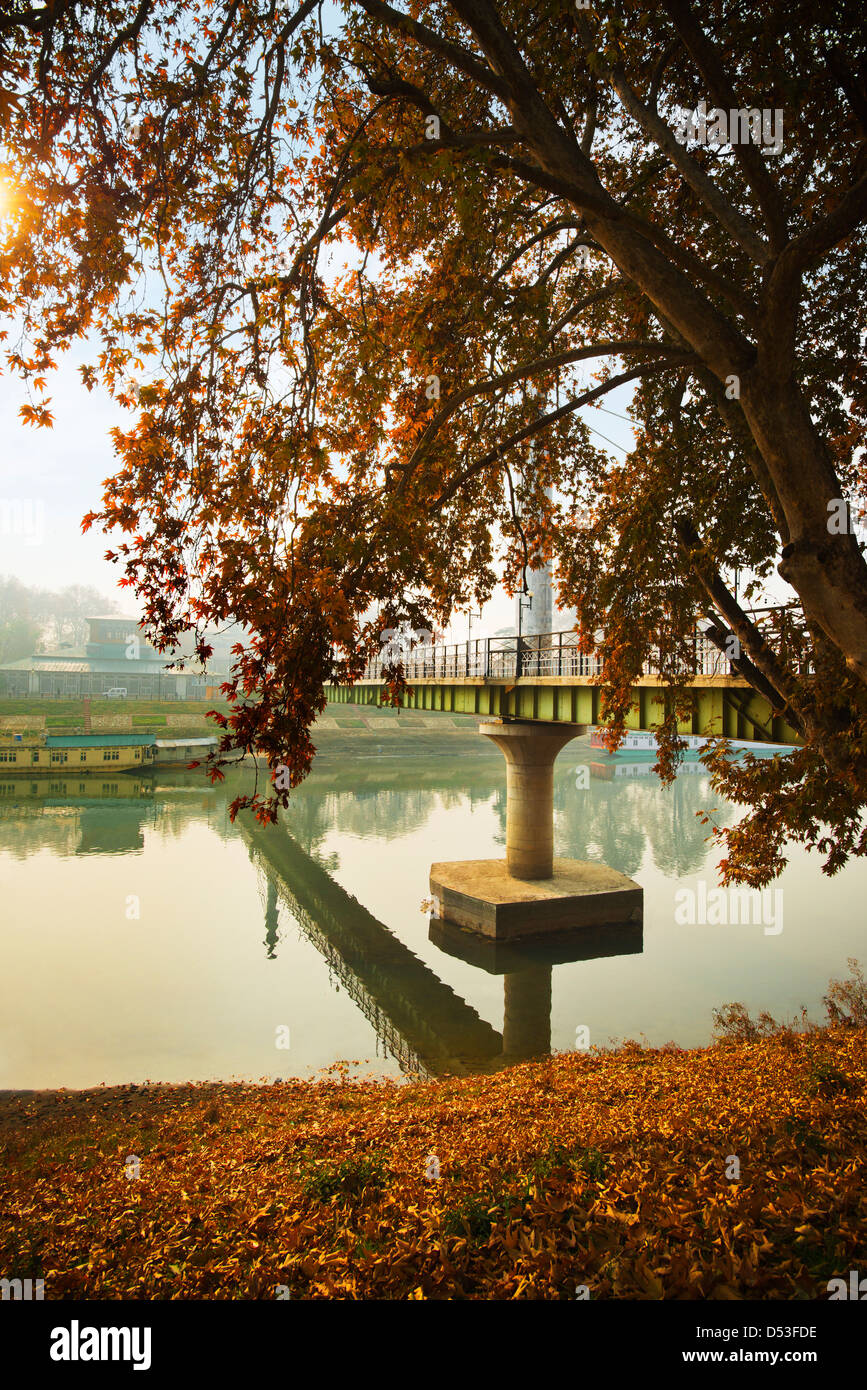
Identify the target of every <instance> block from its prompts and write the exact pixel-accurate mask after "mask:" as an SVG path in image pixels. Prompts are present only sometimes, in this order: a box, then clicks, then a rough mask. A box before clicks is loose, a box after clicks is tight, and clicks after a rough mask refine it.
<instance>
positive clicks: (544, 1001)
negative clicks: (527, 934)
mask: <svg viewBox="0 0 867 1390" xmlns="http://www.w3.org/2000/svg"><path fill="white" fill-rule="evenodd" d="M428 935H429V937H430V940H431V941H432V942H433V943H434V945H435V946H437V947H438V948H439V949H440V950H441V951H443V952H445V953H446V954H447V955H450V956H455V957H457V958H458V959H459V960H462V961H464V962H465V963H466V964H467V965H474V966H476V967H477V968H478V969H480V970H485V971H486V972H487V973H488V974H489V975H502V977H503V1033H502V1051H501V1054H500V1059H499V1060H500V1061H501V1063H502V1064H508V1063H510V1062H517V1061H521V1060H524V1059H526V1058H529V1057H541V1056H545V1055H546V1054H548V1053H550V1051H551V989H552V981H553V971H554V967H555V966H557V965H565V964H566V963H567V962H573V961H581V960H597V959H599V958H600V957H602V956H633V955H640V954H641V952H642V950H643V947H644V928H643V924H642V923H641V922H623V923H618V924H609V925H606V926H600V927H582V928H581V929H580V930H579V931H576V932H571V933H562V934H558V936H556V937H552V938H550V939H548V940H538V941H521V942H514V943H512V942H505V941H488V940H486V939H485V938H484V937H481V936H477V935H476V934H475V933H473V932H468V931H464V930H463V929H462V928H461V927H456V926H455V925H454V924H453V923H451V922H444V921H442V920H441V919H440V918H438V917H432V918H431V921H430V930H429V933H428Z"/></svg>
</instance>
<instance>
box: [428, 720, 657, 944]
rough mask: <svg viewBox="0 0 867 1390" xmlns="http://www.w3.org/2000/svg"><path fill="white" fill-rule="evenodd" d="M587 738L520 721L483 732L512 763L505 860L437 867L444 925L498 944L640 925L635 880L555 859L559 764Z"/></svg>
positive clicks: (576, 729) (582, 728) (577, 727)
mask: <svg viewBox="0 0 867 1390" xmlns="http://www.w3.org/2000/svg"><path fill="white" fill-rule="evenodd" d="M587 730H588V725H586V724H565V725H564V724H548V723H544V722H542V721H531V720H518V719H515V720H498V721H497V722H492V723H489V724H480V725H479V732H480V733H482V734H484V735H485V736H486V737H487V738H490V739H492V740H493V741H494V743H496V744H497V746H498V747H499V748H500V749H501V750H502V752H503V754H504V756H505V759H506V779H507V798H506V860H505V862H504V861H503V860H502V859H467V860H463V861H460V862H458V863H451V864H433V865H432V866H431V873H430V886H431V894H432V896H433V902H434V915H435V916H436V917H437V918H440V919H442V920H443V921H446V922H451V923H453V924H454V925H455V926H458V927H464V928H465V929H468V930H469V931H471V932H476V933H477V934H479V935H481V936H486V937H488V938H490V939H493V940H494V941H513V940H516V939H518V938H520V937H523V936H540V935H545V936H547V935H550V934H552V933H555V934H556V933H560V932H565V931H571V930H572V929H573V928H575V927H589V926H595V927H598V926H606V925H610V924H614V923H618V924H620V923H625V922H640V921H641V917H642V907H643V893H642V890H641V888H640V887H639V886H638V884H637V883H633V881H632V879H631V878H627V877H626V875H625V874H621V873H619V872H618V871H617V870H616V869H609V868H608V866H607V865H606V864H598V863H590V862H588V861H585V860H581V859H555V858H554V759H555V758H556V756H557V754H558V753H559V752H560V749H561V748H563V747H564V745H565V744H567V743H568V742H569V740H570V739H573V738H576V737H577V735H578V734H583V733H586V732H587Z"/></svg>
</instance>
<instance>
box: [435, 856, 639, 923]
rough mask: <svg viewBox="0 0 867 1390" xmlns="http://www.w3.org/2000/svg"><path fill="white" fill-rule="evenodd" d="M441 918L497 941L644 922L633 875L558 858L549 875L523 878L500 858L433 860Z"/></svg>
mask: <svg viewBox="0 0 867 1390" xmlns="http://www.w3.org/2000/svg"><path fill="white" fill-rule="evenodd" d="M430 891H431V896H432V898H433V899H434V911H435V913H436V916H437V917H441V918H443V919H444V920H445V921H447V922H454V923H455V924H456V925H457V926H459V927H466V928H468V929H469V930H470V931H475V932H479V933H480V934H481V935H482V936H486V937H489V938H490V939H492V940H494V941H515V940H517V939H518V938H520V937H528V936H536V935H539V934H540V933H545V934H550V933H552V932H569V931H574V930H576V929H578V928H581V927H593V926H604V925H605V924H607V923H612V924H613V923H625V922H640V921H641V917H642V910H643V899H644V893H643V890H642V889H641V888H640V887H639V885H638V884H637V883H635V882H634V881H633V880H632V879H631V878H627V877H626V875H625V874H621V873H618V871H617V870H616V869H610V868H609V867H608V865H607V864H594V863H591V862H590V861H588V860H584V859H555V860H554V863H553V870H552V873H551V874H550V876H549V877H548V878H544V879H533V880H532V881H528V880H526V879H519V878H515V877H513V875H512V874H510V873H509V870H508V868H507V866H506V864H504V863H503V861H502V859H464V860H457V861H456V862H454V863H451V864H432V865H431V871H430Z"/></svg>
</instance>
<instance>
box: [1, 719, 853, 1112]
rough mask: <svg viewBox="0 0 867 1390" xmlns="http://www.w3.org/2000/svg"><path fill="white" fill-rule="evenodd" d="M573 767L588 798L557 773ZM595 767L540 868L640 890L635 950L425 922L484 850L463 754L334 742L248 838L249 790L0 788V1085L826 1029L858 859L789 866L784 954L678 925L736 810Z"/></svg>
mask: <svg viewBox="0 0 867 1390" xmlns="http://www.w3.org/2000/svg"><path fill="white" fill-rule="evenodd" d="M592 759H596V762H597V765H596V766H595V767H594V769H593V773H594V775H593V776H592V777H591V779H590V784H589V787H587V788H586V789H582V788H580V787H578V786H576V776H575V767H576V765H580V764H583V763H590V762H591V760H592ZM604 763H605V759H604V758H602V756H601V755H599V754H591V753H590V751H589V748H588V747H587V746H586V745H583V744H582V741H579V740H576V742H575V743H574V744H572V745H570V746H569V748H567V749H566V750H565V752H564V753H563V754H561V756H560V758H559V760H558V765H557V773H556V852H557V853H558V854H560V855H569V856H573V857H576V858H586V859H599V860H604V861H605V862H606V863H608V864H611V865H612V866H613V867H615V868H617V869H620V870H621V871H623V872H624V873H627V874H629V875H630V876H631V877H634V878H635V879H637V880H638V882H639V883H640V884H641V885H642V887H643V888H644V894H645V904H644V923H643V929H642V930H639V931H637V932H636V931H635V930H634V929H633V930H632V931H616V930H612V929H608V931H606V932H602V933H599V934H596V935H593V934H591V935H585V936H584V937H583V938H581V939H580V940H579V941H577V942H573V943H571V944H567V946H565V947H564V948H562V949H561V950H560V952H559V958H558V959H553V960H552V958H551V957H550V956H548V957H547V958H546V957H545V956H544V955H541V956H540V953H539V951H535V952H533V951H530V950H524V951H522V952H518V951H514V950H513V951H511V952H508V953H504V952H501V953H499V954H496V955H495V954H493V953H492V952H491V951H490V950H488V951H483V950H480V949H479V948H478V947H475V946H474V945H473V943H471V942H468V941H467V940H466V939H465V938H462V937H461V936H460V935H459V934H455V933H452V932H448V931H445V930H444V929H443V928H442V927H441V926H440V925H438V924H437V923H435V922H434V923H431V920H430V917H429V913H428V912H427V910H426V908H423V906H422V904H423V902H424V900H425V898H426V897H427V895H428V872H429V868H430V864H431V863H432V862H433V861H436V860H448V859H474V858H491V857H502V856H503V855H504V854H505V848H504V845H505V834H504V829H505V774H504V764H503V761H502V758H501V755H500V754H499V753H497V752H496V750H493V749H492V750H490V753H489V754H488V755H487V756H484V755H482V754H480V753H479V752H478V751H477V747H476V744H475V741H474V739H472V738H469V737H467V738H464V737H462V736H460V735H456V736H454V739H453V740H452V741H450V742H449V743H448V746H447V747H446V748H445V749H444V750H443V751H442V752H437V753H436V754H435V755H433V754H431V753H425V752H421V753H413V752H412V751H411V750H410V751H406V752H400V753H397V752H395V751H393V750H391V751H390V750H389V749H388V748H387V747H386V748H384V749H383V751H382V752H375V751H374V750H373V749H372V748H371V752H370V754H368V755H364V754H362V753H359V752H357V751H352V752H349V751H348V750H347V751H341V750H340V747H339V744H337V743H333V744H332V749H331V751H330V752H326V753H324V754H323V755H322V756H321V757H320V758H319V759H317V764H316V771H315V772H314V773H313V775H312V776H311V777H310V778H309V779H308V781H307V782H306V783H305V785H304V786H303V787H302V788H301V789H300V790H299V792H298V793H297V795H296V797H295V800H294V803H293V805H292V807H291V809H290V811H289V813H288V814H287V815H286V817H285V823H284V824H283V825H281V827H278V828H272V829H269V830H267V831H263V830H261V829H260V828H258V827H255V826H254V827H253V828H252V829H251V828H250V827H249V825H246V824H245V825H242V824H241V823H240V822H239V823H236V824H235V825H234V826H233V825H231V824H230V822H229V818H228V814H227V806H228V803H229V801H230V800H231V799H232V796H233V795H235V794H236V792H237V789H238V786H239V784H240V782H241V780H242V779H244V778H247V777H248V776H249V774H248V773H246V772H237V771H236V772H234V773H233V774H232V778H231V780H228V781H227V782H226V783H225V784H224V785H223V786H222V787H220V788H216V789H212V788H210V787H209V786H208V785H207V783H206V782H204V781H203V780H202V778H201V777H200V776H199V774H194V773H190V772H183V771H181V772H162V773H160V774H156V775H153V776H151V777H149V778H147V779H144V780H141V779H136V778H133V777H129V778H126V777H123V776H120V777H118V776H115V778H114V779H113V780H111V781H109V780H102V779H97V778H88V779H86V780H85V779H82V780H81V781H80V782H79V781H78V780H77V779H75V778H68V779H67V780H66V781H65V782H56V783H50V784H48V785H47V786H46V784H44V783H43V784H42V787H41V790H40V792H39V793H38V794H36V795H33V794H32V793H31V792H30V789H29V784H14V783H8V782H7V783H6V784H5V785H4V784H3V781H2V779H0V893H2V896H0V962H2V969H0V1008H2V1015H0V1088H2V1087H40V1086H89V1085H95V1084H98V1083H100V1082H103V1081H104V1082H107V1083H109V1084H111V1083H117V1082H124V1081H144V1080H146V1079H151V1080H165V1081H181V1080H187V1079H206V1078H229V1077H236V1078H258V1077H264V1076H267V1077H275V1076H287V1075H310V1074H313V1073H315V1072H316V1071H318V1070H320V1069H321V1068H324V1067H327V1066H329V1065H330V1064H332V1063H333V1062H335V1061H336V1060H339V1059H348V1060H355V1061H358V1062H359V1063H362V1064H363V1065H362V1066H361V1068H360V1070H361V1071H362V1072H365V1073H371V1072H376V1073H378V1074H381V1075H388V1076H399V1075H400V1074H401V1071H402V1070H406V1069H413V1068H420V1069H422V1070H425V1071H427V1072H431V1073H437V1072H439V1071H443V1070H448V1069H454V1068H456V1067H457V1068H459V1067H460V1066H461V1065H463V1066H466V1067H468V1068H470V1069H473V1068H476V1067H487V1066H492V1065H500V1064H501V1062H502V1057H503V1055H505V1056H506V1057H507V1058H509V1059H512V1058H517V1057H520V1056H522V1055H530V1054H532V1053H534V1052H538V1051H544V1050H546V1049H548V1048H551V1049H553V1050H565V1049H569V1048H572V1047H574V1046H575V1041H576V1029H578V1028H586V1029H588V1030H589V1041H590V1043H591V1044H595V1043H598V1044H602V1045H604V1044H606V1043H607V1042H608V1041H609V1040H611V1039H623V1038H626V1037H641V1036H642V1035H643V1036H644V1038H646V1040H647V1041H648V1042H649V1043H652V1044H661V1043H664V1042H667V1041H669V1040H672V1039H673V1040H675V1041H676V1042H678V1043H680V1044H682V1045H684V1046H689V1045H694V1044H699V1043H703V1042H706V1041H708V1040H709V1038H710V1036H711V1031H712V1027H713V1020H712V1010H713V1008H714V1007H715V1006H718V1005H720V1004H722V1003H725V1002H727V1001H730V1000H741V1001H743V1003H745V1004H746V1005H747V1006H748V1007H749V1008H750V1009H751V1010H758V1009H760V1008H767V1009H769V1010H770V1011H771V1013H773V1014H775V1015H776V1016H778V1017H779V1016H784V1015H792V1014H794V1013H795V1012H796V1010H798V1009H799V1008H800V1006H801V1005H802V1004H806V1005H807V1006H808V1008H809V1009H810V1012H811V1013H812V1014H813V1015H814V1016H815V1017H817V1018H818V1017H821V1016H822V1012H823V1011H822V1005H821V998H822V995H823V993H824V992H825V988H826V986H827V982H828V980H829V978H831V977H832V976H842V975H845V973H846V970H847V966H846V960H847V957H849V956H855V957H858V958H860V959H861V960H862V962H863V961H864V960H865V958H867V951H865V941H864V926H865V918H867V914H865V903H867V864H863V863H862V864H855V865H852V866H850V867H849V868H847V869H846V870H844V871H843V872H842V873H841V874H839V875H838V876H837V877H836V878H834V879H827V878H825V877H824V876H823V875H822V873H821V871H820V868H819V861H818V860H817V859H816V858H815V857H812V856H808V855H806V854H804V853H802V852H801V851H799V850H794V851H793V852H792V855H791V862H790V865H789V868H788V869H787V871H786V872H785V874H784V875H783V877H782V879H781V880H780V882H779V884H778V885H777V886H778V888H780V889H781V890H782V899H781V900H777V906H779V905H780V901H781V905H782V911H783V916H782V927H783V929H782V930H781V931H779V932H777V931H776V930H773V931H767V930H766V929H765V927H764V926H763V925H762V924H761V923H759V924H757V925H756V924H753V923H752V922H751V923H750V924H748V925H730V926H726V925H690V924H689V922H688V921H685V922H683V923H681V922H679V921H678V920H677V915H678V914H677V913H676V910H675V909H676V900H675V894H676V893H677V892H678V891H679V890H683V889H691V890H693V891H694V892H695V893H696V894H699V893H700V892H702V891H712V890H713V889H714V887H715V886H716V881H717V880H716V873H715V867H714V866H715V863H716V859H717V857H718V851H713V850H711V849H710V847H709V846H708V844H707V842H706V839H705V835H706V833H707V832H706V830H705V828H704V827H703V826H702V825H701V824H700V822H699V821H698V820H697V818H696V815H695V813H696V812H697V811H698V810H700V809H702V808H705V807H712V806H716V807H717V814H718V818H719V819H720V820H722V821H725V822H730V821H731V819H732V818H733V815H734V812H733V810H732V808H730V807H725V806H724V805H720V803H719V799H718V798H716V797H714V796H713V794H712V793H711V792H710V789H709V785H708V780H707V777H706V775H705V774H704V772H703V771H701V772H697V771H696V770H695V769H693V770H687V771H684V772H682V773H681V775H680V776H679V778H678V780H677V783H676V785H674V786H673V787H671V788H668V789H663V788H661V787H660V785H659V783H658V781H657V779H656V778H655V777H653V776H652V775H647V774H648V773H649V764H648V763H647V762H646V761H645V762H643V763H642V762H636V763H634V764H633V765H631V766H630V765H628V764H624V762H623V760H618V767H619V768H620V769H621V771H620V772H618V775H616V776H613V775H612V767H611V764H610V763H609V765H608V766H607V767H606V766H605V765H604ZM702 881H703V882H702ZM677 901H678V902H681V903H682V902H683V901H684V900H683V899H679V900H677ZM769 906H770V900H769ZM679 915H680V917H681V918H683V916H684V912H683V911H681V912H680V914H679ZM766 920H768V919H767V918H766ZM771 920H773V921H774V923H775V924H777V923H778V922H779V913H778V912H777V914H776V916H774V917H773V918H772V919H771ZM564 957H568V958H564ZM278 1041H280V1042H284V1043H285V1042H287V1041H288V1043H289V1046H288V1048H286V1047H278V1046H277V1043H278Z"/></svg>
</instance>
